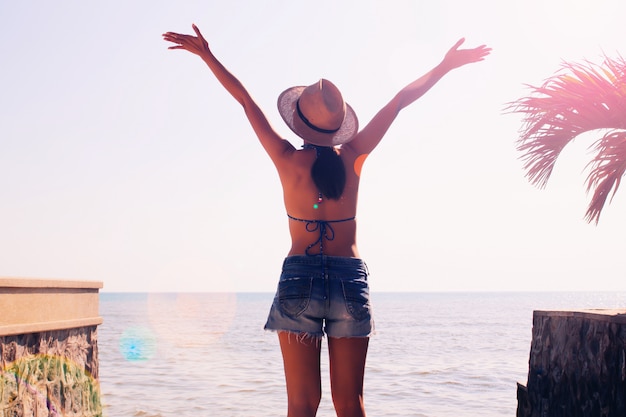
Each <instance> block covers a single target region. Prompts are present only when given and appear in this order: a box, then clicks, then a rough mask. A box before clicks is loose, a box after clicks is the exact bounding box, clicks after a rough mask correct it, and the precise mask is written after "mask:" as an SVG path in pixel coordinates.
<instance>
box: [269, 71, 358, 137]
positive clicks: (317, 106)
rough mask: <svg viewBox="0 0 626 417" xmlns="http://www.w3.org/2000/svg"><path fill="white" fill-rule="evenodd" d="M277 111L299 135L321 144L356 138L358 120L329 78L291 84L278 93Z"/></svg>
mask: <svg viewBox="0 0 626 417" xmlns="http://www.w3.org/2000/svg"><path fill="white" fill-rule="evenodd" d="M278 111H279V112H280V115H281V116H282V118H283V120H284V121H285V123H287V126H289V127H290V128H291V130H293V131H294V132H295V134H296V135H298V136H300V137H301V138H302V139H304V140H306V141H307V142H309V143H312V144H314V145H319V146H337V145H341V144H342V143H346V142H349V141H350V140H352V138H354V136H355V135H356V133H357V131H358V129H359V121H358V120H357V117H356V114H355V113H354V110H353V109H352V107H350V106H349V105H348V104H347V103H346V102H344V101H343V97H342V96H341V92H340V91H339V89H338V88H337V87H336V86H335V85H334V84H333V83H331V82H330V81H328V80H324V79H321V80H319V81H318V82H316V83H315V84H311V85H310V86H308V87H305V86H300V87H292V88H289V89H287V90H285V91H283V92H282V94H281V95H280V96H279V97H278Z"/></svg>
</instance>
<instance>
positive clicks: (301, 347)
mask: <svg viewBox="0 0 626 417" xmlns="http://www.w3.org/2000/svg"><path fill="white" fill-rule="evenodd" d="M278 340H279V341H280V349H281V351H282V353H283V365H284V367H285V381H286V383H287V401H288V409H287V417H314V416H315V414H316V413H317V408H318V407H319V404H320V400H321V399H322V383H321V376H320V347H321V341H320V340H316V339H312V338H306V339H302V338H301V337H299V336H297V335H294V334H289V333H287V332H280V333H278Z"/></svg>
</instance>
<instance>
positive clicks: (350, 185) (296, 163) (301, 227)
mask: <svg viewBox="0 0 626 417" xmlns="http://www.w3.org/2000/svg"><path fill="white" fill-rule="evenodd" d="M339 152H340V153H339V154H340V157H341V159H342V161H343V163H344V167H345V169H346V186H345V189H344V192H343V194H342V195H341V197H340V198H339V199H338V200H331V199H328V198H324V199H323V202H322V203H321V204H319V205H318V208H317V209H316V208H314V204H315V203H317V199H318V195H319V191H318V189H317V187H316V185H315V183H314V182H313V179H312V178H311V166H312V165H313V163H314V162H315V158H316V153H315V150H313V149H303V150H294V151H293V153H292V154H291V156H290V158H288V160H289V162H288V163H286V164H281V166H280V167H278V173H279V175H280V179H281V183H282V186H283V197H284V203H285V209H286V210H287V214H288V215H289V216H291V217H293V218H296V219H300V220H305V221H298V220H294V219H290V218H288V221H289V233H290V236H291V249H290V250H289V253H288V255H304V254H306V253H307V249H308V248H309V247H310V245H311V244H313V243H315V242H316V241H317V240H318V238H319V237H320V231H319V229H317V227H327V230H326V237H330V239H328V238H326V237H324V238H323V239H322V241H321V242H319V243H316V244H315V245H313V246H312V247H310V248H309V249H308V253H309V254H318V253H320V243H321V244H322V245H323V253H324V255H332V256H345V257H355V258H357V257H359V253H358V249H357V243H356V219H353V218H354V217H355V216H356V209H357V197H358V189H359V179H360V177H359V175H358V174H357V172H358V171H359V167H358V165H359V164H358V163H356V164H355V162H357V160H358V158H357V157H356V155H355V154H354V152H351V151H350V150H348V149H340V150H339ZM346 219H350V220H346ZM306 220H309V221H324V222H327V223H326V225H325V226H321V225H320V224H319V223H311V224H308V225H307V222H306ZM339 220H345V221H339ZM328 228H329V229H328Z"/></svg>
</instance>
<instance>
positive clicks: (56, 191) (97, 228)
mask: <svg viewBox="0 0 626 417" xmlns="http://www.w3.org/2000/svg"><path fill="white" fill-rule="evenodd" d="M625 15H626V2H623V1H622V0H590V1H582V0H558V1H555V0H548V1H546V0H541V1H540V0H528V1H524V2H521V1H514V2H502V1H496V0H478V1H472V2H468V1H462V0H442V1H437V2H433V1H428V2H427V1H417V0H412V1H409V0H406V1H401V0H391V1H389V0H385V1H382V0H378V1H376V0H358V1H356V0H354V1H332V0H316V1H286V0H269V1H256V0H243V1H238V0H232V1H228V2H226V1H222V0H219V1H214V0H205V1H195V2H194V1H176V2H173V1H168V2H165V1H147V0H136V1H132V2H131V1H119V0H111V1H107V2H79V1H65V0H59V1H55V2H45V1H21V2H9V1H6V0H0V35H1V38H2V42H1V43H0V57H1V58H0V62H1V65H0V277H24V278H26V277H28V278H51V279H76V280H95V281H102V282H103V285H104V287H103V290H102V291H140V292H152V291H154V292H161V291H171V292H196V291H229V292H230V291H273V290H274V289H275V286H276V282H277V280H278V276H279V272H280V264H281V262H282V259H283V258H284V256H285V255H286V253H287V251H288V249H289V235H288V232H287V217H286V213H285V209H284V207H283V205H282V193H281V189H280V184H279V181H278V176H277V174H276V172H275V169H274V167H273V165H272V164H271V162H270V160H269V158H268V157H267V156H266V155H265V153H264V152H263V150H262V148H261V146H260V144H259V143H258V141H257V139H256V137H255V136H254V135H253V133H252V130H251V128H250V127H249V125H248V123H247V121H246V119H245V117H244V114H243V112H242V110H241V108H240V106H239V104H238V103H236V102H235V100H233V99H232V98H231V97H230V96H229V95H228V94H227V93H226V92H225V90H224V89H223V88H222V87H221V85H219V83H218V82H217V81H216V80H215V78H214V77H213V75H212V74H211V72H210V71H209V70H208V68H207V67H206V66H205V64H204V63H203V62H202V61H201V60H200V59H199V58H198V57H196V56H194V55H192V54H189V53H187V52H184V51H170V50H168V49H167V46H168V45H167V44H166V42H164V41H163V40H162V37H161V34H162V33H164V32H166V31H176V32H183V33H191V32H192V29H191V24H192V23H196V24H197V25H198V26H199V27H200V29H201V30H202V32H203V34H204V35H205V37H206V38H207V40H208V42H209V44H210V46H211V48H212V50H213V52H214V53H215V55H216V56H217V57H218V58H219V59H220V60H221V61H222V63H223V64H224V65H225V66H226V67H227V68H229V69H230V71H231V72H233V73H234V74H235V76H237V77H238V78H239V79H240V80H241V81H242V82H243V84H244V85H245V86H246V87H247V88H248V90H249V91H250V93H251V94H252V96H253V97H254V98H255V99H256V100H257V102H258V103H259V104H260V106H261V107H262V108H263V109H264V111H265V113H266V115H267V117H268V118H269V119H270V121H271V123H272V125H273V126H274V127H275V128H276V129H277V131H278V132H279V133H281V134H282V135H284V137H285V138H287V139H288V140H290V141H291V142H292V143H293V144H294V145H295V146H300V145H301V141H300V140H298V139H297V138H296V137H295V136H294V135H293V134H292V133H291V131H290V130H289V129H288V128H287V127H286V126H285V125H284V124H283V123H282V121H281V119H280V116H279V114H278V112H277V110H276V99H277V97H278V94H279V93H280V92H281V91H283V90H284V89H286V88H288V87H291V86H293V85H309V84H311V83H313V82H315V81H317V80H318V79H319V78H327V79H330V80H332V81H333V82H334V83H335V84H336V85H337V86H339V88H340V89H341V90H342V92H343V95H344V98H345V99H346V101H347V102H348V103H349V104H350V105H351V106H352V107H353V108H354V109H355V111H356V112H357V114H358V115H359V120H360V124H361V126H364V125H365V124H366V123H367V122H368V121H369V120H370V119H371V117H372V116H373V115H374V114H375V113H376V111H377V110H378V109H380V108H381V107H382V106H383V105H384V104H386V102H387V101H388V100H390V99H391V98H392V97H393V95H394V94H395V93H396V92H397V91H398V90H399V89H401V88H402V87H403V86H405V85H406V84H408V83H409V82H411V81H413V80H414V79H416V78H418V77H420V76H421V75H423V74H424V73H426V72H427V71H429V70H430V69H431V68H432V67H434V66H435V65H437V64H438V63H439V62H440V61H441V59H442V58H443V56H444V54H445V52H446V51H447V50H448V49H449V48H450V47H451V46H452V45H453V44H454V43H455V42H456V41H457V40H458V39H459V38H461V37H465V38H466V41H465V44H464V45H463V46H465V47H475V46H478V45H481V44H487V45H488V46H490V47H491V48H493V51H492V54H491V55H490V56H489V57H488V58H487V59H486V60H485V61H483V62H480V63H476V64H472V65H469V66H465V67H462V68H459V69H456V70H454V71H453V72H451V73H449V74H447V75H446V76H445V77H444V78H443V79H442V80H441V81H440V82H439V83H438V84H437V85H436V86H435V87H433V89H432V90H431V91H429V92H428V93H427V94H426V95H425V96H424V97H422V98H421V99H420V100H418V101H417V102H415V103H414V104H412V105H411V106H410V107H408V108H406V109H404V110H403V111H402V112H401V114H400V115H399V117H398V118H397V120H396V122H395V124H394V125H393V126H392V128H391V129H390V130H389V132H388V133H387V136H386V137H385V139H384V140H383V142H382V143H381V145H380V146H379V147H378V148H377V149H376V150H375V151H374V153H372V155H371V156H370V157H369V158H368V160H367V162H366V164H365V166H364V169H363V174H362V183H361V193H360V199H359V209H358V213H357V218H358V227H359V234H358V242H359V250H360V254H361V256H362V257H363V259H365V261H366V263H367V264H368V266H369V269H370V272H371V277H370V284H371V287H372V290H374V291H553V290H567V291H569V290H573V291H578V290H580V291H590V290H603V291H619V290H624V289H625V288H624V287H625V284H624V280H623V277H624V273H625V271H626V257H624V256H623V249H624V244H623V233H624V230H625V229H626V210H625V209H626V191H624V190H619V191H618V192H617V194H616V196H615V198H614V199H613V200H612V202H611V204H610V205H607V206H606V207H605V209H604V211H603V213H602V215H601V218H600V222H599V224H598V225H595V224H588V223H587V222H586V221H585V220H584V214H585V211H586V209H587V205H588V203H589V199H590V195H588V194H587V193H586V184H585V179H586V175H587V172H588V171H586V169H585V168H586V164H587V162H588V161H589V159H590V158H591V156H590V154H589V150H588V147H589V146H590V145H591V144H592V143H593V138H594V137H593V136H591V137H581V138H578V139H577V140H576V141H575V142H574V143H572V144H570V145H568V147H567V148H566V149H565V151H564V152H563V153H562V155H561V156H560V158H559V161H558V163H557V165H556V167H555V170H554V173H553V176H552V178H551V179H550V181H549V182H548V186H547V187H546V189H543V190H541V189H538V188H536V187H534V186H533V185H531V184H530V183H529V182H528V181H527V179H526V178H525V172H524V170H523V166H522V162H521V161H520V159H519V158H520V156H521V154H520V153H519V152H518V151H516V149H515V141H516V139H517V137H518V134H519V131H520V128H521V116H520V115H518V114H511V113H507V112H506V111H505V110H504V109H505V107H506V104H507V103H509V102H511V101H514V100H516V99H518V98H520V97H522V96H523V95H525V94H527V93H528V92H529V89H528V87H527V86H528V85H539V84H540V83H541V82H542V81H543V80H544V79H546V78H548V77H549V76H551V75H552V74H554V73H555V72H556V71H558V70H559V68H560V65H561V63H562V62H563V61H564V60H565V61H582V60H590V61H592V62H596V63H601V61H602V55H603V54H607V55H608V56H613V57H615V56H618V55H624V44H623V42H624V40H623V39H624V36H623V35H624V32H623V16H625Z"/></svg>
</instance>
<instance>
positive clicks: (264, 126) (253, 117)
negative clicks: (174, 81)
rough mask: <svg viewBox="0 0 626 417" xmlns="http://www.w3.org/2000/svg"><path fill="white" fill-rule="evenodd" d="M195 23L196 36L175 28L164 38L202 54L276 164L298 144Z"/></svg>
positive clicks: (196, 53) (175, 46)
mask: <svg viewBox="0 0 626 417" xmlns="http://www.w3.org/2000/svg"><path fill="white" fill-rule="evenodd" d="M192 27H193V30H194V32H195V33H196V36H193V35H183V34H179V33H174V32H167V33H165V34H163V39H164V40H166V41H168V42H172V43H174V44H175V45H173V46H170V47H169V48H168V49H183V50H185V51H189V52H191V53H193V54H195V55H198V56H199V57H200V58H202V60H203V61H204V62H205V63H206V64H207V65H208V66H209V69H210V70H211V71H212V72H213V74H214V75H215V77H216V78H217V80H218V81H219V82H220V83H221V84H222V85H223V86H224V88H225V89H226V90H227V91H228V92H229V93H230V94H231V95H232V96H233V97H234V98H235V100H237V101H238V102H239V104H241V106H242V107H243V109H244V111H245V113H246V117H247V118H248V120H249V122H250V124H251V125H252V128H253V129H254V132H255V133H256V135H257V137H258V138H259V140H260V141H261V145H263V148H264V149H265V151H266V152H267V153H268V154H269V156H270V158H272V160H273V161H274V163H275V164H276V163H277V162H279V160H280V159H281V158H282V157H284V156H286V155H287V154H289V153H290V152H292V151H294V150H295V148H294V147H293V146H292V145H291V144H290V143H289V142H288V141H286V140H284V139H282V138H281V137H280V136H279V135H278V134H277V133H276V131H275V130H274V129H273V128H272V126H271V125H270V123H269V121H268V120H267V118H266V117H265V115H264V114H263V111H262V110H261V108H260V107H259V106H258V104H257V103H256V102H255V101H254V100H253V99H252V97H251V96H250V94H249V93H248V91H247V90H246V88H245V87H244V86H243V84H241V82H240V81H239V80H238V79H237V78H236V77H235V76H234V75H233V74H231V73H230V71H228V70H227V69H226V67H224V65H222V63H221V62H220V61H218V60H217V58H215V56H214V55H213V53H212V52H211V50H210V49H209V44H208V42H207V41H206V40H205V39H204V37H203V36H202V34H201V33H200V30H199V29H198V27H197V26H196V25H192Z"/></svg>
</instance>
